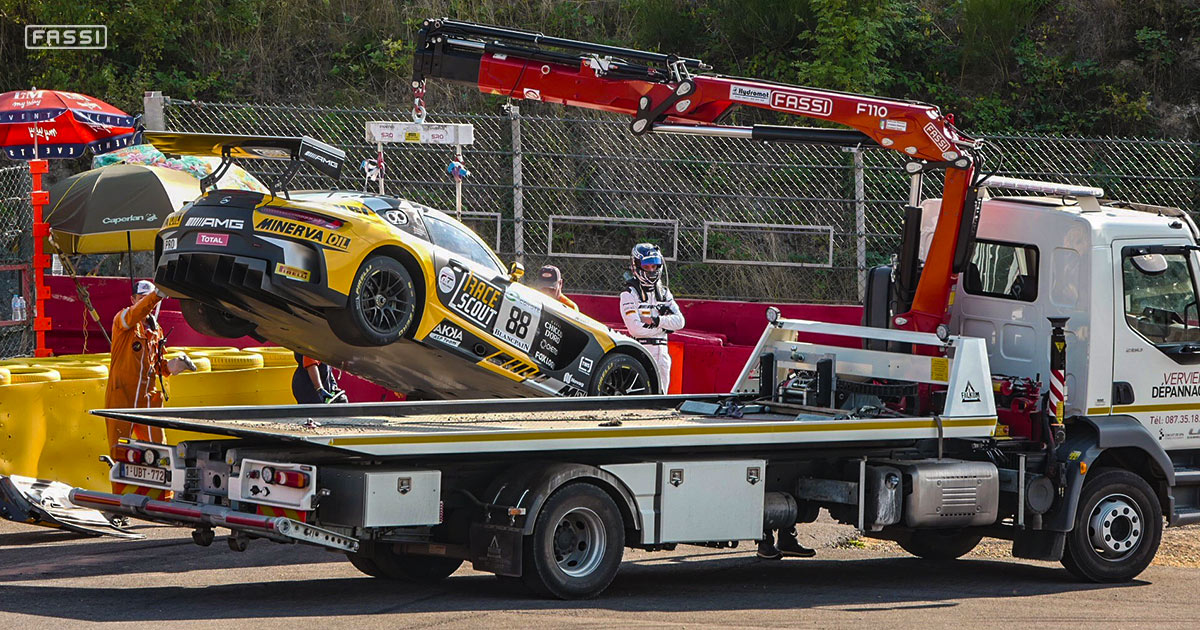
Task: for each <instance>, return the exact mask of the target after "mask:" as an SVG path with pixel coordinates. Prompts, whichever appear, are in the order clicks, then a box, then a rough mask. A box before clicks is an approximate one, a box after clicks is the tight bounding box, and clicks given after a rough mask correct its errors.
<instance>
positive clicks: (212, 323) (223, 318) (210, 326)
mask: <svg viewBox="0 0 1200 630" xmlns="http://www.w3.org/2000/svg"><path fill="white" fill-rule="evenodd" d="M179 310H180V312H182V313H183V319H184V321H186V322H187V324H188V326H191V327H192V328H193V329H194V330H195V331H196V332H198V333H200V334H201V335H207V336H209V337H222V338H226V339H237V338H238V337H245V336H246V335H249V334H251V333H253V332H254V329H255V328H256V326H255V325H254V323H253V322H248V321H246V320H244V319H242V318H240V317H238V316H236V315H234V314H232V313H227V312H225V311H223V310H221V309H219V308H216V307H212V306H209V305H207V304H203V303H201V302H198V301H196V300H179Z"/></svg>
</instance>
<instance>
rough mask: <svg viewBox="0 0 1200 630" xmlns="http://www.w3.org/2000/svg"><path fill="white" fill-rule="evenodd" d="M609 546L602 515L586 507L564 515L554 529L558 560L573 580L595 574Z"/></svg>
mask: <svg viewBox="0 0 1200 630" xmlns="http://www.w3.org/2000/svg"><path fill="white" fill-rule="evenodd" d="M606 546H607V541H606V538H605V533H604V524H603V522H602V521H601V520H600V516H599V515H598V514H596V513H595V512H593V511H592V510H590V509H588V508H585V507H577V508H575V509H573V510H571V511H570V512H567V513H566V514H564V515H563V517H562V519H561V520H559V522H558V526H557V527H556V528H555V529H554V561H555V562H556V563H557V564H558V568H559V569H560V570H562V572H563V573H566V574H567V575H569V576H571V577H583V576H587V575H590V574H591V573H592V572H593V571H595V570H596V567H597V566H599V564H600V561H601V560H602V559H603V557H604V551H605V548H606Z"/></svg>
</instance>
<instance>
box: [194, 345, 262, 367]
mask: <svg viewBox="0 0 1200 630" xmlns="http://www.w3.org/2000/svg"><path fill="white" fill-rule="evenodd" d="M205 358H207V359H208V360H209V361H210V362H211V363H212V370H213V371H214V372H222V371H225V370H253V369H257V368H261V367H263V355H261V354H255V353H253V352H240V351H237V350H234V351H232V352H214V353H212V354H209V355H208V356H207V357H205Z"/></svg>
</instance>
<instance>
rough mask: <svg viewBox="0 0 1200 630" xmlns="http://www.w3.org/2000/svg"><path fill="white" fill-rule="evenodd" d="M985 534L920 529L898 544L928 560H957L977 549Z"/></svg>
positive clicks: (956, 530) (900, 540) (962, 530)
mask: <svg viewBox="0 0 1200 630" xmlns="http://www.w3.org/2000/svg"><path fill="white" fill-rule="evenodd" d="M980 540H983V534H973V533H971V532H970V531H968V530H965V529H918V530H915V531H913V532H912V533H910V534H909V535H907V536H904V537H902V538H900V539H899V540H898V541H897V542H898V543H899V544H900V547H901V548H902V549H904V550H905V551H907V552H908V553H911V554H912V555H914V556H917V557H919V558H925V559H926V560H938V561H950V560H957V559H958V558H961V557H963V556H965V555H967V554H968V553H970V552H971V550H972V549H974V548H975V546H976V545H978V544H979V541H980Z"/></svg>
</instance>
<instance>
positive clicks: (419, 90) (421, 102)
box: [412, 80, 428, 124]
mask: <svg viewBox="0 0 1200 630" xmlns="http://www.w3.org/2000/svg"><path fill="white" fill-rule="evenodd" d="M426 113H428V112H427V111H426V110H425V81H424V80H421V81H413V109H412V118H413V122H415V123H417V124H421V123H423V122H425V114H426Z"/></svg>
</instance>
